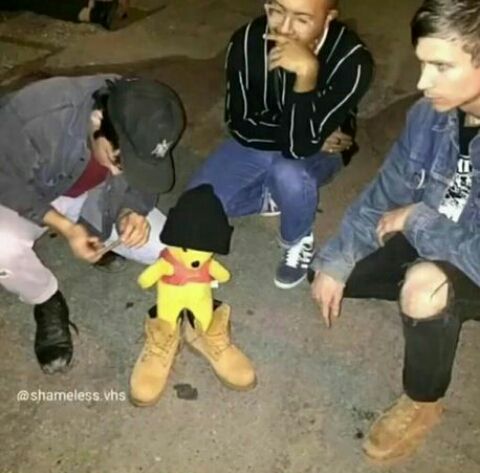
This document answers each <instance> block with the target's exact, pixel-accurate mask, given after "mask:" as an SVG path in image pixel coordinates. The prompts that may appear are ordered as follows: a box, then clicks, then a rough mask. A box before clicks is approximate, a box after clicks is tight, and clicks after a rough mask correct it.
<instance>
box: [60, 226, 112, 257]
mask: <svg viewBox="0 0 480 473" xmlns="http://www.w3.org/2000/svg"><path fill="white" fill-rule="evenodd" d="M64 235H65V238H66V239H67V241H68V244H69V245H70V248H71V249H72V253H73V254H74V255H75V256H76V257H77V258H79V259H82V260H85V261H88V262H89V263H96V262H97V261H98V260H99V259H100V256H101V255H100V254H99V251H100V250H101V249H102V247H103V244H102V242H101V241H100V239H99V238H97V237H96V236H92V235H90V233H88V231H87V229H86V228H85V227H84V226H83V225H80V224H79V223H76V224H72V225H71V226H70V227H69V228H68V230H67V231H66V232H65V233H64Z"/></svg>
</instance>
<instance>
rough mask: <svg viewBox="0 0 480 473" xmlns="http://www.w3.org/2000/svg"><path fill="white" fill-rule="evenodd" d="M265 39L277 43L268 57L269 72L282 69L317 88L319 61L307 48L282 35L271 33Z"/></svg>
mask: <svg viewBox="0 0 480 473" xmlns="http://www.w3.org/2000/svg"><path fill="white" fill-rule="evenodd" d="M265 39H266V40H269V41H274V42H275V46H274V47H273V48H272V50H271V51H270V53H269V55H268V70H269V71H272V70H273V69H276V68H277V67H281V68H282V69H285V70H286V71H289V72H292V73H294V74H296V75H297V77H301V78H308V79H309V80H310V81H312V82H313V87H314V86H315V83H316V80H317V75H318V61H317V58H316V56H315V55H314V54H313V52H312V51H311V50H310V49H309V48H308V47H307V46H305V45H304V44H302V43H301V42H299V41H297V40H294V39H291V38H288V37H287V36H283V35H280V34H274V33H270V34H267V35H266V36H265ZM313 87H312V88H313Z"/></svg>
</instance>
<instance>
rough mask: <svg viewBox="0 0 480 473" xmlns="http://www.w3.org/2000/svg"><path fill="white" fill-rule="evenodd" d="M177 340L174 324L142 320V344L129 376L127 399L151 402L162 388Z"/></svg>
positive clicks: (157, 396) (156, 320)
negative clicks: (143, 333) (143, 321)
mask: <svg viewBox="0 0 480 473" xmlns="http://www.w3.org/2000/svg"><path fill="white" fill-rule="evenodd" d="M179 341H180V321H179V322H178V323H177V326H176V327H172V326H171V325H170V324H169V323H168V322H166V321H164V320H161V319H158V318H147V319H146V321H145V345H144V346H143V349H142V351H141V353H140V356H139V357H138V359H137V362H136V363H135V366H134V368H133V372H132V375H131V377H130V400H131V401H132V403H133V404H135V405H137V406H151V405H153V404H155V403H156V402H157V401H158V399H159V398H160V396H161V395H162V393H163V390H164V389H165V386H166V384H167V379H168V375H169V373H170V369H171V367H172V364H173V360H174V358H175V355H176V353H177V350H178V344H179Z"/></svg>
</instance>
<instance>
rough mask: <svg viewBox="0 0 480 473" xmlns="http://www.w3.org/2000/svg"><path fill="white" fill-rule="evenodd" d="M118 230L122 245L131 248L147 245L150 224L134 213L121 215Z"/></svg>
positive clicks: (129, 212)
mask: <svg viewBox="0 0 480 473" xmlns="http://www.w3.org/2000/svg"><path fill="white" fill-rule="evenodd" d="M118 229H119V234H120V238H121V240H122V243H123V244H124V245H125V246H128V247H129V248H139V247H141V246H143V245H145V243H147V241H148V237H149V236H150V224H149V223H148V220H147V218H146V217H144V216H143V215H140V214H137V213H136V212H133V211H128V212H125V213H124V214H123V215H120V218H119V220H118Z"/></svg>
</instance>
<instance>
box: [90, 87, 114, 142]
mask: <svg viewBox="0 0 480 473" xmlns="http://www.w3.org/2000/svg"><path fill="white" fill-rule="evenodd" d="M107 102H108V93H106V91H105V90H103V89H101V90H98V91H96V92H95V93H94V94H93V110H100V111H101V112H102V121H101V123H100V128H99V129H98V130H96V131H95V132H94V134H93V137H94V138H95V139H97V138H100V137H101V136H103V137H104V138H105V139H107V140H108V141H110V143H111V144H112V146H113V149H118V148H120V142H119V139H118V134H117V132H116V131H115V128H114V126H113V123H112V120H111V119H110V115H109V113H108V108H107Z"/></svg>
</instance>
